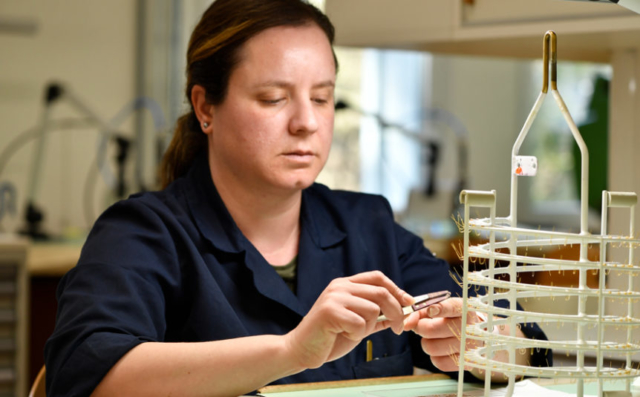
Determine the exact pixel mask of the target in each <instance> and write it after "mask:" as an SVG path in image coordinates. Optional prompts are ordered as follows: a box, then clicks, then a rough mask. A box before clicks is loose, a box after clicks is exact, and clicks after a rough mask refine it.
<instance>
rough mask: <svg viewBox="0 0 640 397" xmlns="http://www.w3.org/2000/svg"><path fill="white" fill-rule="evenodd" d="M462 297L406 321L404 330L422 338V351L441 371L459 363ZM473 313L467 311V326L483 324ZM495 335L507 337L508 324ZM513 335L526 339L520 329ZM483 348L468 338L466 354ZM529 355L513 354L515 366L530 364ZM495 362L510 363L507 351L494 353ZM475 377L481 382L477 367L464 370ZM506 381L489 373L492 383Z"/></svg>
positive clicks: (448, 369)
mask: <svg viewBox="0 0 640 397" xmlns="http://www.w3.org/2000/svg"><path fill="white" fill-rule="evenodd" d="M462 304H463V300H462V298H451V299H447V300H445V301H442V302H440V303H436V304H435V305H433V306H429V307H428V308H426V309H424V310H420V311H417V312H414V313H411V314H410V315H409V316H408V317H407V319H406V320H405V326H404V329H405V331H409V330H413V331H414V332H415V333H417V334H418V335H420V336H421V337H422V338H423V339H422V350H424V351H425V353H427V354H428V355H429V356H431V362H432V363H433V365H435V366H436V367H437V368H439V369H440V370H442V371H444V372H451V371H457V370H458V368H459V366H458V363H459V362H460V335H461V333H460V330H461V327H462ZM482 321H483V320H481V319H480V318H479V317H478V314H477V313H476V312H474V311H471V310H469V311H467V325H471V324H477V323H479V322H482ZM495 332H499V333H500V334H503V335H509V334H510V328H509V326H508V325H502V326H499V327H497V328H496V331H495ZM516 336H517V337H519V338H526V336H525V335H524V334H523V333H522V331H521V330H520V328H516ZM481 345H482V342H481V341H478V340H474V339H470V338H467V340H466V344H465V351H469V350H471V349H475V348H477V347H480V346H481ZM530 358H531V354H530V351H529V349H521V350H518V351H517V354H516V364H518V365H529V361H530ZM493 359H494V360H497V361H501V362H508V361H509V354H508V352H507V351H506V350H499V351H496V352H494V356H493ZM466 369H467V370H469V371H470V372H471V373H472V374H473V375H474V376H475V377H476V378H478V379H484V376H485V371H483V370H479V369H478V368H466ZM506 380H507V378H506V377H505V376H504V375H503V374H501V373H498V372H491V381H492V382H504V381H506Z"/></svg>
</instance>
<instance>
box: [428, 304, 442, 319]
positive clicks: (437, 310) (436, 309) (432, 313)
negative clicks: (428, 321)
mask: <svg viewBox="0 0 640 397" xmlns="http://www.w3.org/2000/svg"><path fill="white" fill-rule="evenodd" d="M439 313H440V308H439V307H437V306H432V307H430V308H429V311H428V312H427V314H428V315H429V317H433V316H437V315H438V314H439Z"/></svg>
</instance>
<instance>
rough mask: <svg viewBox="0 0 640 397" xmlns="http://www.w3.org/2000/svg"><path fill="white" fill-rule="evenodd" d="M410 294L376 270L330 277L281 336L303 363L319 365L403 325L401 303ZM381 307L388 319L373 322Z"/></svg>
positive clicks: (398, 330) (405, 302) (406, 302)
mask: <svg viewBox="0 0 640 397" xmlns="http://www.w3.org/2000/svg"><path fill="white" fill-rule="evenodd" d="M413 301H414V300H413V297H411V296H410V295H409V294H407V293H406V292H404V291H403V290H401V289H400V288H399V287H398V286H397V285H395V284H394V283H393V282H392V281H391V280H390V279H389V278H388V277H387V276H385V275H384V274H383V273H382V272H380V271H372V272H366V273H360V274H356V275H355V276H351V277H345V278H338V279H335V280H333V281H332V282H331V283H330V284H329V285H328V286H327V288H325V290H324V291H323V292H322V294H320V296H319V297H318V300H317V301H316V302H315V303H314V305H313V307H312V308H311V310H310V311H309V313H308V314H307V315H306V316H305V317H304V318H303V319H302V321H301V322H300V324H299V325H298V326H297V327H296V328H295V329H294V330H292V331H291V332H289V333H288V334H287V335H286V336H285V337H286V346H287V348H288V349H289V350H290V352H291V353H292V355H293V356H294V357H295V359H296V360H298V364H299V365H301V366H302V367H304V368H318V367H320V366H321V365H322V364H324V363H326V362H328V361H333V360H335V359H337V358H340V357H342V356H344V355H345V354H347V353H348V352H349V351H351V350H352V349H353V348H354V347H356V346H357V345H358V343H360V341H362V339H364V338H366V337H367V336H369V335H371V334H373V333H375V332H378V331H380V330H383V329H386V328H390V327H391V328H392V329H393V332H395V333H396V334H398V335H399V334H401V333H402V331H403V320H404V315H403V313H402V306H407V305H410V304H412V303H413ZM381 312H382V313H384V315H385V316H386V317H387V319H388V320H387V321H382V322H378V321H377V319H378V316H379V315H380V314H381Z"/></svg>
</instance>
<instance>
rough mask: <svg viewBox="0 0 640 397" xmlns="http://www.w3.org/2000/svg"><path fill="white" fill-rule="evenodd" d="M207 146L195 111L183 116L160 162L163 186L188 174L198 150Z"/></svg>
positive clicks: (205, 137)
mask: <svg viewBox="0 0 640 397" xmlns="http://www.w3.org/2000/svg"><path fill="white" fill-rule="evenodd" d="M206 147H207V136H206V135H205V134H204V132H202V130H201V129H200V123H198V119H197V118H196V115H195V113H194V112H193V111H191V112H189V113H187V114H185V115H183V116H181V117H180V118H179V119H178V121H177V123H176V129H175V131H174V133H173V138H172V139H171V143H170V144H169V147H168V148H167V151H166V152H165V154H164V156H163V157H162V163H161V164H160V175H159V176H160V184H161V186H162V187H161V188H162V189H164V188H166V187H167V186H169V184H170V183H171V182H173V181H174V180H176V179H177V178H179V177H181V176H182V175H184V174H186V172H187V170H189V167H190V166H191V163H192V162H193V159H194V158H195V157H196V155H197V154H198V152H200V151H201V150H203V149H206Z"/></svg>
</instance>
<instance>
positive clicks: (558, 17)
mask: <svg viewBox="0 0 640 397" xmlns="http://www.w3.org/2000/svg"><path fill="white" fill-rule="evenodd" d="M445 2H447V3H450V4H453V2H451V1H446V0H445ZM461 9H462V13H461V14H460V17H461V18H460V25H461V26H480V25H500V24H515V23H523V22H524V23H532V22H549V21H566V20H572V19H592V18H602V17H618V16H630V15H634V14H633V13H632V12H631V11H628V10H626V9H624V8H622V7H619V6H616V5H615V4H606V3H586V2H585V3H576V2H570V1H560V0H506V1H505V0H474V1H465V2H461Z"/></svg>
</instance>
